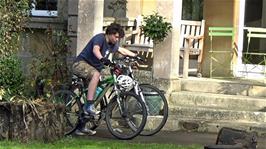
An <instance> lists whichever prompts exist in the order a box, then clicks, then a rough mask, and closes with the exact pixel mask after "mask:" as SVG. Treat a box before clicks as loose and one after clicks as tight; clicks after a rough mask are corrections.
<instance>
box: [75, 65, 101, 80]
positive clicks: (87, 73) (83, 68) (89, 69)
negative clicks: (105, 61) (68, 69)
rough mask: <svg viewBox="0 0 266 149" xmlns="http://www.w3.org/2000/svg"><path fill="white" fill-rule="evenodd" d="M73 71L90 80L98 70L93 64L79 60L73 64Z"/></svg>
mask: <svg viewBox="0 0 266 149" xmlns="http://www.w3.org/2000/svg"><path fill="white" fill-rule="evenodd" d="M72 70H73V73H74V74H75V75H78V76H79V77H82V78H84V79H86V80H90V79H91V78H92V76H93V74H94V73H95V72H98V70H97V69H95V68H94V67H93V66H91V65H89V64H88V63H87V62H85V61H77V62H75V63H74V64H73V66H72Z"/></svg>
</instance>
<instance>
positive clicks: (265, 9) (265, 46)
mask: <svg viewBox="0 0 266 149" xmlns="http://www.w3.org/2000/svg"><path fill="white" fill-rule="evenodd" d="M261 27H262V28H266V0H263V1H262V18H261ZM259 49H260V50H261V51H262V52H264V53H265V52H266V43H265V42H264V40H260V47H259Z"/></svg>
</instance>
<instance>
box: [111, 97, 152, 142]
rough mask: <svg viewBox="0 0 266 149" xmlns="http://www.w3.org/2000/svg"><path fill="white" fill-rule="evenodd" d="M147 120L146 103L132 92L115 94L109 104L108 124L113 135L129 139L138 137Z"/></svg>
mask: <svg viewBox="0 0 266 149" xmlns="http://www.w3.org/2000/svg"><path fill="white" fill-rule="evenodd" d="M146 120H147V111H146V107H145V104H144V103H143V102H142V101H141V99H140V98H139V96H137V95H135V94H134V93H131V92H125V93H121V94H120V99H118V97H117V96H114V97H113V99H112V100H111V102H110V103H109V104H108V106H107V111H106V124H107V127H108V129H109V131H110V132H111V134H112V135H113V136H115V137H116V138H119V139H123V140H128V139H132V138H134V137H136V136H137V135H138V134H139V133H140V132H141V131H142V130H143V128H144V126H145V123H146Z"/></svg>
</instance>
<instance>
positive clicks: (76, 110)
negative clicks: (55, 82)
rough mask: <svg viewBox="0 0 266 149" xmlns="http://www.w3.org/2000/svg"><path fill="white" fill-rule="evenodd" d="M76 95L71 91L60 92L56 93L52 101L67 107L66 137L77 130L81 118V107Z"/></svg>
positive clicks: (65, 113)
mask: <svg viewBox="0 0 266 149" xmlns="http://www.w3.org/2000/svg"><path fill="white" fill-rule="evenodd" d="M75 98H76V95H75V94H74V93H73V92H71V91H69V90H59V91H57V92H55V93H54V95H53V96H52V97H51V100H52V101H54V102H56V103H61V104H64V105H65V106H66V109H65V112H64V118H65V120H66V126H65V135H69V134H71V133H72V132H73V131H75V130H76V127H77V124H78V122H79V116H80V114H81V113H80V108H81V107H80V105H79V104H78V103H77V101H76V99H75Z"/></svg>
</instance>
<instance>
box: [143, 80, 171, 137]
mask: <svg viewBox="0 0 266 149" xmlns="http://www.w3.org/2000/svg"><path fill="white" fill-rule="evenodd" d="M139 87H140V88H141V91H142V93H143V96H144V100H145V102H146V105H147V106H148V107H147V111H148V117H147V122H146V125H145V127H144V129H143V131H142V132H141V133H140V134H141V135H144V136H151V135H154V134H156V133H158V132H159V131H160V130H161V129H162V128H163V127H164V125H165V123H166V121H167V118H168V103H167V100H166V98H165V96H164V93H163V92H162V91H161V90H159V89H158V88H157V87H155V86H152V85H150V84H140V85H139Z"/></svg>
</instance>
